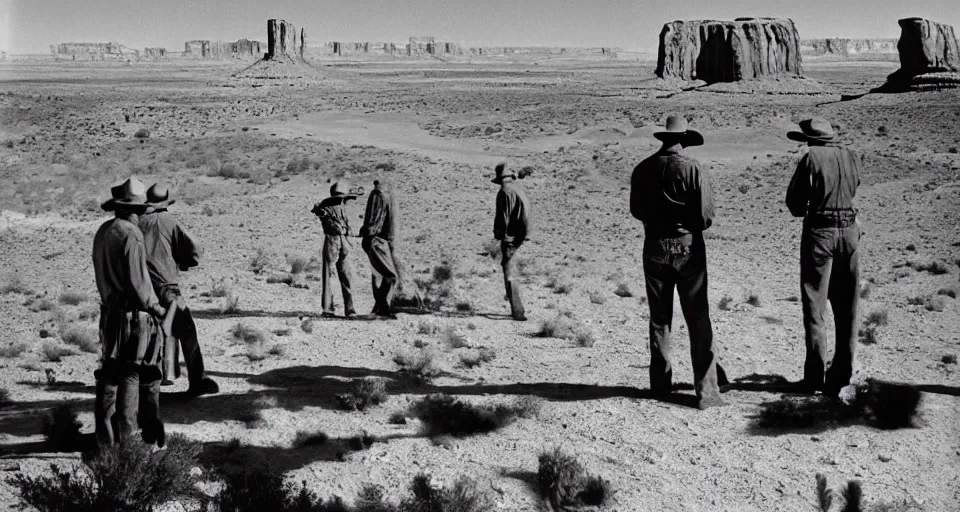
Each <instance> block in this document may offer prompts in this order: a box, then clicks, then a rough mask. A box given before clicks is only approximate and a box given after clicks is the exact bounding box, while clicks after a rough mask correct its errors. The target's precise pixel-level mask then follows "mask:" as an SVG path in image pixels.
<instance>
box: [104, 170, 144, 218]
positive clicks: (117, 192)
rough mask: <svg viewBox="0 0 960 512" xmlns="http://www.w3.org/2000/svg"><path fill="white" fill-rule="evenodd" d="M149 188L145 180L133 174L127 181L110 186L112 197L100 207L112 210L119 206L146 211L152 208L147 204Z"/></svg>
mask: <svg viewBox="0 0 960 512" xmlns="http://www.w3.org/2000/svg"><path fill="white" fill-rule="evenodd" d="M146 193H147V190H146V187H145V186H144V185H143V182H141V181H140V180H138V179H137V178H136V177H133V176H131V177H130V178H127V179H126V181H124V182H122V183H119V184H117V185H114V186H112V187H110V195H111V198H110V199H108V200H107V201H105V202H104V203H103V204H101V205H100V208H103V209H104V210H106V211H108V212H110V211H113V210H116V209H118V208H123V209H127V210H137V211H141V212H145V211H147V210H152V206H151V205H149V204H147V195H146Z"/></svg>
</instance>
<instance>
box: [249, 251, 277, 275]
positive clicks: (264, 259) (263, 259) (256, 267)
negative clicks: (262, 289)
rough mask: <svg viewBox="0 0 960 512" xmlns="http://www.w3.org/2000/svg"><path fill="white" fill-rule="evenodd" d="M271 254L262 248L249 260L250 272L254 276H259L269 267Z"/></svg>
mask: <svg viewBox="0 0 960 512" xmlns="http://www.w3.org/2000/svg"><path fill="white" fill-rule="evenodd" d="M271 259H272V256H271V254H270V253H269V252H268V251H267V250H266V249H263V248H260V249H257V254H255V255H254V256H253V259H251V260H250V270H252V271H253V273H254V274H259V273H261V272H263V271H264V270H266V269H267V267H269V266H270V260H271Z"/></svg>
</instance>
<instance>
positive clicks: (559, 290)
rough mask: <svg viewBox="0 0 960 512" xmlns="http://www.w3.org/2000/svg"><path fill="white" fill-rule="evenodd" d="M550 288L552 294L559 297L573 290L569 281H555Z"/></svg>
mask: <svg viewBox="0 0 960 512" xmlns="http://www.w3.org/2000/svg"><path fill="white" fill-rule="evenodd" d="M550 288H553V293H556V294H559V295H566V294H568V293H570V292H571V291H572V290H573V284H571V283H570V282H569V281H565V280H559V281H555V282H554V283H553V286H551V287H550Z"/></svg>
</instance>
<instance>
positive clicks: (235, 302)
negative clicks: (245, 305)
mask: <svg viewBox="0 0 960 512" xmlns="http://www.w3.org/2000/svg"><path fill="white" fill-rule="evenodd" d="M239 306H240V297H237V296H236V295H234V294H233V292H228V293H227V296H226V297H224V298H223V306H222V307H221V308H220V313H222V314H224V315H227V314H230V313H236V312H237V311H238V309H239Z"/></svg>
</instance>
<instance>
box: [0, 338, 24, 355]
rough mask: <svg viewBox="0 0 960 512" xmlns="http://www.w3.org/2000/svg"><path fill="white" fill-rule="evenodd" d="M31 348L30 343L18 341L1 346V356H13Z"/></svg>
mask: <svg viewBox="0 0 960 512" xmlns="http://www.w3.org/2000/svg"><path fill="white" fill-rule="evenodd" d="M27 350H30V344H29V343H27V342H24V341H16V342H13V343H11V344H9V345H5V346H3V347H0V357H6V358H13V357H19V356H20V354H22V353H24V352H26V351H27Z"/></svg>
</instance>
